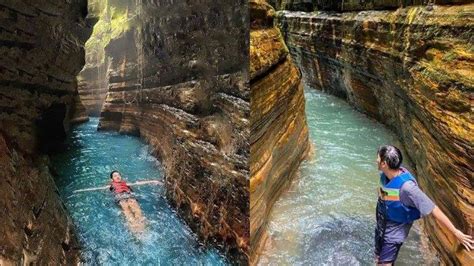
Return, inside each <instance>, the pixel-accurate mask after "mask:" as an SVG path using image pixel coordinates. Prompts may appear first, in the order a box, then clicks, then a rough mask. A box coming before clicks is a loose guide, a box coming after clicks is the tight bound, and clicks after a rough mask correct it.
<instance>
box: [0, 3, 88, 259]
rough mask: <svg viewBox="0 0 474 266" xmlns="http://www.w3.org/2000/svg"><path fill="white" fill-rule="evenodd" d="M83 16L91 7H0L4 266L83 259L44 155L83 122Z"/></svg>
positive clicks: (0, 242) (0, 249) (0, 250)
mask: <svg viewBox="0 0 474 266" xmlns="http://www.w3.org/2000/svg"><path fill="white" fill-rule="evenodd" d="M86 15H87V2H86V1H74V2H73V3H68V2H66V1H36V0H35V1H33V0H31V1H29V0H24V1H8V0H7V1H2V2H1V3H0V25H1V26H0V29H1V30H0V53H1V54H2V56H1V59H0V213H1V215H0V265H19V264H24V265H30V264H31V263H32V264H35V265H46V264H75V263H77V262H78V260H79V252H78V242H77V239H76V237H75V236H74V230H73V227H72V224H71V221H70V218H69V217H68V215H67V212H66V210H65V207H64V205H63V203H62V202H61V200H60V198H59V195H58V192H57V188H56V186H55V183H54V180H53V177H52V174H51V171H50V168H49V165H50V164H49V159H48V156H47V155H45V154H46V153H48V152H50V151H52V150H54V149H55V148H56V147H57V144H58V143H60V142H61V140H62V139H64V137H65V132H66V131H67V129H68V127H69V124H70V120H71V119H73V120H75V121H81V120H84V119H85V117H84V113H83V112H82V111H83V109H82V108H83V107H82V106H80V105H79V104H78V103H79V101H78V93H77V85H76V75H77V74H78V73H79V71H80V70H81V68H82V66H83V65H84V49H83V45H84V42H85V41H86V39H87V38H88V37H89V35H90V33H91V31H92V27H91V26H90V25H89V23H88V22H87V21H86Z"/></svg>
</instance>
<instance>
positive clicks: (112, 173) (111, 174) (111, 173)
mask: <svg viewBox="0 0 474 266" xmlns="http://www.w3.org/2000/svg"><path fill="white" fill-rule="evenodd" d="M114 173H119V171H117V170H113V171H112V172H110V179H112V176H113V175H114Z"/></svg>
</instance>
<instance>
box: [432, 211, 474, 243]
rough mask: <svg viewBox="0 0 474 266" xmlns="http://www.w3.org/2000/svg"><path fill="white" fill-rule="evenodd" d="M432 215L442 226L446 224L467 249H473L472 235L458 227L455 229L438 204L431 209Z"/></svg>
mask: <svg viewBox="0 0 474 266" xmlns="http://www.w3.org/2000/svg"><path fill="white" fill-rule="evenodd" d="M432 213H433V216H434V217H435V218H436V220H438V221H439V222H441V224H443V225H444V226H446V227H447V228H448V229H449V230H450V231H451V232H453V234H454V235H455V236H456V238H457V239H458V241H459V243H461V244H462V245H463V246H464V247H465V248H466V249H467V250H468V251H471V250H473V249H474V240H473V239H472V236H470V235H466V234H464V233H463V232H461V231H460V230H459V229H457V228H456V227H455V226H454V225H453V223H452V222H451V221H450V220H449V218H448V217H446V215H445V214H444V213H443V212H442V211H441V209H440V208H438V206H435V208H434V209H433V212H432Z"/></svg>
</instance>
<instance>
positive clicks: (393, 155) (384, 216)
mask: <svg viewBox="0 0 474 266" xmlns="http://www.w3.org/2000/svg"><path fill="white" fill-rule="evenodd" d="M402 160H403V158H402V154H401V152H400V150H399V149H398V148H397V147H395V146H391V145H387V146H382V147H380V148H379V150H378V152H377V164H378V170H380V171H381V172H382V173H381V175H380V189H379V199H378V202H377V210H376V213H377V214H376V215H377V226H376V229H375V256H376V261H377V265H393V263H394V262H395V260H396V259H397V255H398V251H399V250H400V247H401V246H402V244H403V241H404V240H405V238H406V237H407V236H408V232H409V231H410V228H411V226H412V224H413V221H415V220H417V219H419V218H421V217H425V216H427V215H429V214H432V215H433V217H434V218H435V219H436V220H438V222H439V223H440V224H442V225H444V226H446V228H448V229H449V230H450V231H451V232H452V233H453V234H454V235H455V236H456V238H457V239H458V240H459V242H460V243H461V244H462V245H464V247H465V248H466V249H467V250H471V249H473V248H474V241H473V239H472V237H471V236H470V235H466V234H464V233H462V232H461V231H460V230H458V229H457V228H456V227H455V226H454V225H453V223H452V222H451V221H450V220H449V219H448V217H446V215H445V214H444V213H443V212H442V211H441V210H440V209H439V208H438V207H437V206H436V205H435V204H434V203H433V201H432V200H431V199H430V198H428V196H426V194H425V193H423V191H421V190H420V188H419V187H418V184H417V182H416V180H415V178H414V177H413V176H412V175H411V174H410V172H408V170H407V169H405V168H403V167H401V164H402Z"/></svg>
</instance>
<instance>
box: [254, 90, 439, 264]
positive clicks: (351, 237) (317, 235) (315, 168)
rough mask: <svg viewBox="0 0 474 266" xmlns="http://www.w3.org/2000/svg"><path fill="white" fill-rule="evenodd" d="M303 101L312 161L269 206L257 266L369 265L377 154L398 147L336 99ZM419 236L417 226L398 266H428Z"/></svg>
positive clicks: (310, 93) (312, 94)
mask: <svg viewBox="0 0 474 266" xmlns="http://www.w3.org/2000/svg"><path fill="white" fill-rule="evenodd" d="M305 97H306V115H307V121H308V126H309V133H310V141H311V142H312V144H313V145H314V155H313V156H312V157H311V158H309V159H308V160H307V161H304V162H303V163H302V165H301V167H300V176H299V177H297V178H295V180H294V181H293V183H292V185H291V186H290V188H289V190H288V191H287V192H285V193H283V195H282V196H281V198H280V199H279V200H278V201H277V202H276V203H275V205H274V208H273V210H272V213H271V215H270V223H269V228H268V232H269V240H268V241H267V244H266V246H265V248H264V250H263V254H262V255H261V257H260V264H261V265H267V264H271V265H373V264H374V256H373V251H374V248H373V235H374V227H375V204H376V201H377V193H376V188H377V186H378V178H379V174H378V170H377V165H376V151H377V148H378V147H379V146H380V145H383V144H394V145H397V146H399V147H400V145H399V142H398V141H397V138H396V136H395V135H394V134H392V133H391V132H390V131H388V130H387V129H386V128H384V126H383V125H381V124H380V123H377V122H376V121H374V120H372V119H369V118H368V117H366V116H365V115H363V114H362V113H359V112H357V111H355V110H354V109H353V108H352V107H351V106H349V104H347V103H346V102H345V101H343V100H341V99H339V98H336V97H334V96H331V95H327V94H325V93H322V92H319V91H317V90H315V89H312V88H305ZM405 157H406V156H405ZM405 166H406V167H407V168H408V169H410V167H409V162H408V164H407V163H406V164H405ZM422 237H423V236H422V235H421V234H420V226H419V224H417V223H415V225H414V226H413V227H412V229H411V232H410V235H409V238H408V240H407V241H406V242H405V244H404V245H403V246H402V249H401V251H400V254H399V259H398V261H397V265H417V264H418V265H419V264H424V265H426V264H431V263H433V260H431V261H428V260H427V256H426V255H427V254H426V252H425V251H424V249H423V248H422V241H421V240H422Z"/></svg>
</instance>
